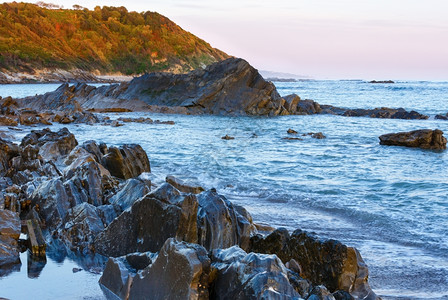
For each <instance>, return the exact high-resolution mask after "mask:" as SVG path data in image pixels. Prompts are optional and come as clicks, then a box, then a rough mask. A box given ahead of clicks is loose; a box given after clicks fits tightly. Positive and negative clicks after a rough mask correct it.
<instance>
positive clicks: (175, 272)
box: [129, 238, 210, 300]
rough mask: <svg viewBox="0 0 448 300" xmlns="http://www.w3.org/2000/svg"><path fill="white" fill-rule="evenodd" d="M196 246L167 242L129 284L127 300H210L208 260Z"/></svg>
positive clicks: (205, 254)
mask: <svg viewBox="0 0 448 300" xmlns="http://www.w3.org/2000/svg"><path fill="white" fill-rule="evenodd" d="M207 254H208V253H207V251H206V250H205V249H204V248H203V247H201V246H199V245H197V244H189V243H185V242H178V241H176V240H175V239H173V238H171V239H168V240H167V241H166V242H165V243H164V245H163V247H162V248H161V249H160V252H159V255H158V256H157V259H156V260H155V261H154V263H153V264H151V265H150V266H149V267H147V268H146V269H145V270H143V272H141V273H138V274H137V275H136V276H135V277H134V280H133V282H132V285H131V289H130V293H129V296H130V299H146V298H148V296H149V295H150V298H151V299H203V300H205V299H209V289H208V288H209V274H210V258H209V257H208V255H207Z"/></svg>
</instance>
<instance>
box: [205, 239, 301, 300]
mask: <svg viewBox="0 0 448 300" xmlns="http://www.w3.org/2000/svg"><path fill="white" fill-rule="evenodd" d="M211 258H212V268H215V269H216V270H217V276H216V279H215V281H214V282H213V288H212V295H211V297H212V298H213V299H299V298H300V295H299V294H298V293H297V292H296V291H295V290H294V288H293V286H292V285H291V284H290V283H289V279H288V272H287V269H286V267H285V266H284V265H283V263H282V262H281V260H280V259H279V258H278V257H277V256H276V255H267V254H257V253H249V254H247V253H246V252H244V251H243V250H242V249H240V248H239V247H237V246H233V247H231V248H228V249H224V250H223V249H217V250H213V251H212V256H211Z"/></svg>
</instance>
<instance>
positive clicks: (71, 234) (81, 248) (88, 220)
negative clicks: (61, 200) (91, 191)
mask: <svg viewBox="0 0 448 300" xmlns="http://www.w3.org/2000/svg"><path fill="white" fill-rule="evenodd" d="M103 230H104V224H103V222H102V220H101V217H100V215H99V212H98V210H97V208H96V207H95V206H93V205H91V204H89V203H86V202H84V203H82V204H79V205H77V206H75V207H73V208H71V209H70V210H69V211H68V213H67V216H66V218H65V222H64V225H63V227H62V228H61V229H59V231H58V237H59V239H61V240H63V241H64V243H65V244H66V245H67V246H68V247H69V248H70V250H72V251H77V252H79V253H84V254H86V253H89V252H90V251H93V250H94V249H93V248H92V246H93V240H94V238H95V236H96V235H98V233H100V232H101V231H103Z"/></svg>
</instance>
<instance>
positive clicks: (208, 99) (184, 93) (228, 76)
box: [22, 58, 285, 115]
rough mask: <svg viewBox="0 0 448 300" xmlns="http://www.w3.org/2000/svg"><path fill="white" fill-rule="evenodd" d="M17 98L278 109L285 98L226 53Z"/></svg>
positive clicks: (210, 109) (207, 109) (252, 111)
mask: <svg viewBox="0 0 448 300" xmlns="http://www.w3.org/2000/svg"><path fill="white" fill-rule="evenodd" d="M88 88H89V89H88ZM87 89H88V90H87ZM22 103H23V104H22V105H26V106H30V107H35V108H40V107H46V109H48V108H50V109H56V108H54V107H53V106H55V104H57V106H63V107H67V108H68V109H75V108H76V107H77V105H78V104H80V105H81V106H82V107H83V108H85V109H91V108H93V109H100V110H101V109H105V108H109V109H113V108H124V109H128V110H132V111H143V110H146V111H148V110H150V111H154V112H164V113H173V112H176V113H188V114H191V113H194V114H198V113H207V114H218V115H278V114H280V113H281V111H282V110H283V104H284V103H285V100H284V99H283V98H281V97H280V95H279V94H278V92H277V90H276V88H275V86H274V84H273V83H271V82H268V81H265V80H264V79H263V77H262V76H261V75H260V74H259V73H258V71H257V70H255V69H254V68H253V67H252V66H250V65H249V64H248V63H247V62H246V61H245V60H243V59H239V58H230V59H227V60H224V61H221V62H218V63H215V64H211V65H209V66H207V67H206V68H205V69H201V68H199V69H196V70H194V71H192V72H190V73H188V74H171V73H150V74H145V75H143V76H141V77H137V78H134V79H133V80H132V81H131V82H127V83H122V84H120V85H118V84H115V85H110V86H103V87H98V88H92V87H88V86H86V85H80V84H78V85H74V86H68V85H62V86H61V87H60V88H58V89H57V90H56V91H55V92H51V93H47V94H45V95H40V96H36V97H29V98H27V99H23V100H22ZM57 106H56V107H57Z"/></svg>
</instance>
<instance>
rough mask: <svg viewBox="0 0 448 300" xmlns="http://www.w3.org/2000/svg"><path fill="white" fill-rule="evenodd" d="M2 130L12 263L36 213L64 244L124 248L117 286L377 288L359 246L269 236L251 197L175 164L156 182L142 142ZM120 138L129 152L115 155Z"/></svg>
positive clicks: (111, 280)
mask: <svg viewBox="0 0 448 300" xmlns="http://www.w3.org/2000/svg"><path fill="white" fill-rule="evenodd" d="M1 142H2V147H0V162H1V166H2V169H1V172H2V173H1V176H2V177H1V178H0V185H1V187H2V190H1V192H0V196H1V197H0V232H1V234H0V270H11V268H13V267H12V266H14V265H17V264H20V260H19V259H18V257H19V256H18V253H19V244H18V241H17V240H18V238H19V233H20V224H21V223H20V221H21V220H33V222H35V224H39V226H40V227H41V228H42V229H43V233H44V236H45V238H46V241H47V243H48V245H49V247H50V248H51V249H52V253H59V252H61V253H66V252H67V251H69V252H70V253H73V254H72V255H73V256H72V257H74V258H75V259H79V260H80V261H83V260H86V259H85V258H86V257H90V255H93V254H95V255H97V254H98V253H100V254H102V255H106V256H112V257H111V258H110V259H109V262H108V263H107V266H106V269H105V270H104V273H103V276H102V277H101V280H100V283H101V285H102V286H103V287H104V290H105V293H106V294H110V295H115V296H113V297H120V298H122V299H127V298H132V299H134V298H152V299H166V298H182V299H183V298H190V299H209V298H217V299H228V298H229V297H231V298H236V299H247V298H262V297H264V298H266V299H277V298H278V297H281V298H283V299H300V297H303V298H307V299H314V298H316V297H317V299H324V298H325V299H334V298H335V297H336V296H337V295H345V296H347V295H348V296H347V297H348V298H350V297H352V296H353V297H355V298H358V299H361V298H364V299H375V298H376V296H375V294H374V293H373V292H372V291H371V289H370V287H369V286H368V284H367V267H366V266H365V264H364V263H363V261H362V258H361V256H360V255H359V253H358V252H357V251H356V249H353V248H350V247H346V246H344V245H342V244H341V243H339V242H336V241H321V240H318V239H316V238H314V237H311V236H309V235H308V234H306V233H303V232H301V231H296V232H294V233H293V234H291V235H289V233H288V232H287V231H286V230H282V229H279V230H276V231H274V232H273V233H271V234H270V235H268V236H264V235H263V232H261V231H260V232H258V230H257V226H255V224H254V223H253V221H252V218H251V216H250V214H249V213H248V212H247V211H246V210H245V209H244V208H242V207H240V206H236V205H233V204H232V203H231V202H230V201H229V200H227V199H226V198H225V197H224V196H222V195H220V194H218V193H217V191H216V190H214V189H211V190H207V191H203V189H202V188H200V187H192V186H189V185H188V184H186V183H184V182H182V181H181V180H179V179H177V178H175V177H172V176H168V177H167V179H166V181H167V182H166V183H164V184H162V185H160V186H159V187H158V188H157V189H155V190H154V191H151V182H150V181H148V180H147V179H145V176H144V174H145V173H146V172H149V171H150V170H149V159H148V157H147V156H146V153H145V152H144V151H143V150H142V149H141V147H140V146H138V145H125V146H122V147H119V148H114V147H107V146H106V145H104V144H101V145H98V144H97V143H96V142H94V141H87V142H85V143H83V144H81V145H80V144H78V142H77V141H76V139H75V137H74V136H73V134H71V133H70V132H69V131H68V130H67V129H61V130H60V131H59V132H51V131H50V130H48V129H44V130H40V131H33V132H31V133H30V134H29V135H27V136H26V137H25V138H24V139H23V140H22V143H21V147H18V145H15V144H12V143H9V142H6V141H1ZM110 149H117V150H116V151H115V150H114V151H113V152H112V153H115V154H114V155H116V154H117V153H118V152H119V153H121V154H122V155H124V156H126V158H128V159H119V160H117V161H118V162H114V163H113V164H108V163H105V162H107V156H108V154H109V150H110ZM123 153H124V154H123ZM137 154H138V155H137ZM114 161H116V160H115V159H114ZM116 164H118V165H120V168H119V170H127V171H126V172H118V173H115V171H116V170H115V169H116ZM142 172H143V173H142ZM114 174H115V175H114ZM124 174H127V175H126V176H122V175H124ZM249 251H253V252H259V253H253V252H252V253H251V252H249ZM53 255H54V254H53ZM61 255H63V254H61ZM117 256H118V257H117ZM120 256H121V257H120ZM114 257H116V258H114ZM101 261H102V259H98V263H99V262H101ZM42 267H43V264H40V265H39V267H38V268H39V270H41V269H42ZM2 268H3V269H2ZM344 293H345V294H344ZM348 293H350V294H351V295H352V296H350V294H348ZM149 295H151V296H149ZM313 297H314V298H313ZM322 297H324V298H322ZM338 297H339V296H338ZM338 299H339V298H338Z"/></svg>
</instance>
